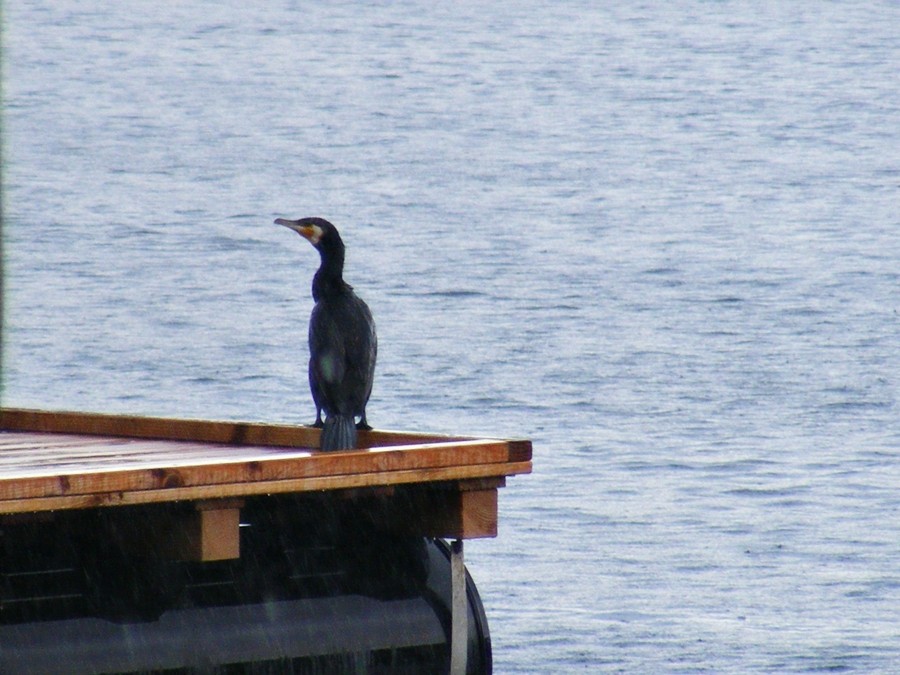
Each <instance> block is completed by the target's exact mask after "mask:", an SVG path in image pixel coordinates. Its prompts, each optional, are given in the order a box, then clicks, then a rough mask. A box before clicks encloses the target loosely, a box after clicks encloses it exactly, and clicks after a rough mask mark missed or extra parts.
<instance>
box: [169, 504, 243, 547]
mask: <svg viewBox="0 0 900 675" xmlns="http://www.w3.org/2000/svg"><path fill="white" fill-rule="evenodd" d="M194 506H195V508H194V509H193V510H192V511H190V512H188V513H186V514H184V516H182V519H181V520H180V530H179V531H177V532H174V533H173V538H174V540H175V542H176V549H175V555H176V557H177V558H178V559H179V560H188V561H194V562H207V561H211V560H231V559H234V558H240V557H241V546H240V524H241V509H240V502H239V501H238V502H235V501H233V500H232V501H229V500H224V503H221V500H215V501H211V502H197V503H196V504H195V505H194Z"/></svg>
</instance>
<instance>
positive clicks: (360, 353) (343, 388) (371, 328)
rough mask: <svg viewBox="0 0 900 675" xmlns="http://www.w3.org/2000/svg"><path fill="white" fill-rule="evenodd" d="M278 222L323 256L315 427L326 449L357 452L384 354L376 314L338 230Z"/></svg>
mask: <svg viewBox="0 0 900 675" xmlns="http://www.w3.org/2000/svg"><path fill="white" fill-rule="evenodd" d="M275 222H276V223H277V224H278V225H284V226H285V227H288V228H290V229H292V230H294V232H297V233H298V234H300V235H301V236H303V237H304V238H305V239H306V240H307V241H309V243H311V244H312V245H313V246H314V247H315V248H316V250H317V251H318V252H319V256H320V257H321V263H320V265H319V270H318V271H317V272H316V274H315V276H314V277H313V282H312V296H313V300H315V303H316V305H315V307H313V311H312V315H311V316H310V318H309V388H310V391H311V392H312V397H313V401H314V402H315V404H316V422H315V426H322V427H324V428H323V429H322V440H321V449H322V450H346V449H350V448H353V447H355V446H356V430H357V429H371V427H370V426H369V425H368V423H367V421H366V403H368V401H369V395H370V394H371V393H372V381H373V379H374V375H375V358H376V355H377V351H378V340H377V338H376V336H375V322H374V321H373V319H372V312H371V311H370V310H369V307H368V305H366V303H365V302H363V301H362V300H361V299H360V298H359V297H358V296H357V295H356V294H355V293H354V292H353V287H352V286H350V284H348V283H347V282H345V281H344V277H343V272H344V242H343V241H342V240H341V235H340V234H338V231H337V228H336V227H335V226H334V225H332V224H331V223H329V222H328V221H327V220H325V219H324V218H301V219H300V220H287V219H285V218H278V219H277V220H276V221H275ZM323 411H324V413H325V422H324V424H323V422H322V412H323ZM356 417H359V418H360V420H359V424H356V422H355V418H356Z"/></svg>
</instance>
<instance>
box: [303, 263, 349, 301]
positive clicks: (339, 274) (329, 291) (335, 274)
mask: <svg viewBox="0 0 900 675" xmlns="http://www.w3.org/2000/svg"><path fill="white" fill-rule="evenodd" d="M349 289H350V286H348V285H347V283H346V282H345V281H344V256H343V254H339V255H329V256H322V264H321V265H320V266H319V271H318V272H316V274H315V276H314V277H313V284H312V294H313V299H314V300H316V301H318V300H319V298H321V297H323V296H328V295H335V294H337V293H343V292H345V291H347V290H349Z"/></svg>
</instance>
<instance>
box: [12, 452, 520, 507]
mask: <svg viewBox="0 0 900 675" xmlns="http://www.w3.org/2000/svg"><path fill="white" fill-rule="evenodd" d="M508 461H509V448H508V446H507V444H506V443H505V442H503V441H465V442H462V443H440V444H431V445H428V446H406V447H403V448H398V449H388V448H386V449H377V450H369V451H353V452H349V451H348V452H335V453H316V454H303V453H290V454H289V456H288V457H286V458H281V457H279V456H278V455H266V454H250V455H249V456H247V455H243V456H241V457H240V458H237V459H234V458H228V459H224V460H223V459H222V458H215V459H208V460H203V459H201V458H200V457H199V456H192V457H189V458H186V459H184V461H183V463H179V462H172V461H171V460H169V461H163V462H160V461H159V460H157V459H156V458H154V456H153V454H152V448H148V449H147V458H146V461H145V462H144V464H143V465H142V466H139V467H126V468H122V467H119V466H118V465H117V464H116V463H115V462H113V463H102V462H101V463H98V464H96V465H90V464H88V465H86V466H82V467H80V471H79V472H64V473H60V472H59V471H58V470H54V467H52V466H51V467H39V468H31V469H29V468H27V467H25V468H21V469H19V470H11V469H9V468H5V469H4V470H3V471H0V500H3V499H26V498H35V497H50V496H64V495H79V494H81V495H86V494H95V493H109V492H127V491H136V490H158V489H165V488H190V487H193V486H210V485H218V484H230V483H236V482H246V483H256V482H268V481H273V480H284V479H292V478H293V479H300V478H316V477H327V476H334V477H338V476H351V475H359V474H365V475H371V474H376V475H378V474H383V473H390V472H395V471H410V470H419V469H431V468H438V467H443V468H452V467H463V466H467V465H482V464H493V463H496V464H499V465H505V464H507V463H508ZM489 475H498V474H497V473H494V472H492V473H491V474H489ZM338 487H340V486H338ZM188 498H189V497H188Z"/></svg>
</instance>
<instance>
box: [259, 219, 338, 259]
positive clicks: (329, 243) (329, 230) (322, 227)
mask: <svg viewBox="0 0 900 675" xmlns="http://www.w3.org/2000/svg"><path fill="white" fill-rule="evenodd" d="M275 223H276V224H278V225H284V226H285V227H287V228H289V229H291V230H293V231H294V232H296V233H297V234H299V235H300V236H301V237H303V238H304V239H306V240H307V241H308V242H309V243H310V244H312V245H313V246H315V247H316V248H317V249H318V250H319V251H320V252H331V251H338V250H343V248H344V242H343V241H342V240H341V235H340V234H338V231H337V228H336V227H335V226H334V225H332V224H331V223H329V222H328V221H327V220H325V219H324V218H315V217H313V218H301V219H300V220H288V219H287V218H276V219H275Z"/></svg>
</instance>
